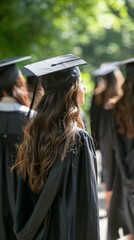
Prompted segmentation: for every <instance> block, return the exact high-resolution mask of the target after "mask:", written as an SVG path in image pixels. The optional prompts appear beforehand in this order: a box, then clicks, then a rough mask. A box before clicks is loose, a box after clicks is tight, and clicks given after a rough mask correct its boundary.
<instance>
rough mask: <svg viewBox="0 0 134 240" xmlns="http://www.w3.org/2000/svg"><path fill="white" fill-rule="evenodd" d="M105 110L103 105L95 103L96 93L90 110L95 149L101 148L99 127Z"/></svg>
mask: <svg viewBox="0 0 134 240" xmlns="http://www.w3.org/2000/svg"><path fill="white" fill-rule="evenodd" d="M102 111H103V107H102V106H97V105H96V103H95V95H93V97H92V101H91V107H90V110H89V115H90V125H91V135H92V137H93V139H94V145H95V149H96V150H97V149H99V127H100V118H101V113H102Z"/></svg>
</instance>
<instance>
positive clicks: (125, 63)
mask: <svg viewBox="0 0 134 240" xmlns="http://www.w3.org/2000/svg"><path fill="white" fill-rule="evenodd" d="M131 63H134V58H129V59H127V60H122V61H120V62H118V64H117V65H118V66H120V65H128V64H131Z"/></svg>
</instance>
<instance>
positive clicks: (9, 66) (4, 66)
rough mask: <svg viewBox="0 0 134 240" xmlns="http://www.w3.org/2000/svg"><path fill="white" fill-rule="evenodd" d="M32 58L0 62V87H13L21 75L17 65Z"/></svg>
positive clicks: (9, 59) (18, 58) (10, 59)
mask: <svg viewBox="0 0 134 240" xmlns="http://www.w3.org/2000/svg"><path fill="white" fill-rule="evenodd" d="M30 58H31V56H25V57H15V58H8V59H4V60H1V61H0V87H1V88H6V87H7V86H10V85H13V84H14V83H15V82H16V79H17V78H18V76H19V75H20V70H19V69H18V68H17V66H16V63H18V62H21V61H24V60H28V59H30Z"/></svg>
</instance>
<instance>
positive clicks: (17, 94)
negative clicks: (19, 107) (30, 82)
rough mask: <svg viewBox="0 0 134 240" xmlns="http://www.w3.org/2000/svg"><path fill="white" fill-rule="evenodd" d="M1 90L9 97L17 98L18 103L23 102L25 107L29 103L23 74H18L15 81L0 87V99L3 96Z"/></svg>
mask: <svg viewBox="0 0 134 240" xmlns="http://www.w3.org/2000/svg"><path fill="white" fill-rule="evenodd" d="M3 91H4V92H6V94H7V95H8V96H10V97H13V98H15V99H16V100H17V102H18V103H20V104H23V105H25V106H27V107H29V105H30V98H29V95H28V90H27V84H26V80H25V78H24V77H23V75H21V74H20V75H19V77H18V78H17V79H16V82H15V83H14V84H12V85H9V86H7V87H6V88H4V89H2V88H0V99H1V98H2V97H3V96H4V95H3Z"/></svg>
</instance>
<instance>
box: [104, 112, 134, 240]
mask: <svg viewBox="0 0 134 240" xmlns="http://www.w3.org/2000/svg"><path fill="white" fill-rule="evenodd" d="M100 143H101V145H100V148H101V151H102V154H103V159H104V168H105V181H106V187H107V190H109V191H113V194H112V199H111V204H110V209H109V213H108V235H107V240H114V239H117V238H119V234H118V231H119V228H122V229H123V232H124V234H125V235H127V234H129V233H132V234H134V139H128V138H127V137H126V136H124V135H121V134H118V133H117V131H116V127H115V123H114V119H113V112H112V110H108V111H106V112H105V116H104V115H103V118H102V119H101V141H100ZM126 178H127V181H126Z"/></svg>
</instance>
